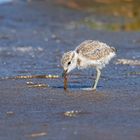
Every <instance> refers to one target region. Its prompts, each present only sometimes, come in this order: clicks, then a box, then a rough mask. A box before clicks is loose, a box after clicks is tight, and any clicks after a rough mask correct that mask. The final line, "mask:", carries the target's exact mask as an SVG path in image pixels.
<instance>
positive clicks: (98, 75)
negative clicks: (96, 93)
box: [93, 69, 101, 90]
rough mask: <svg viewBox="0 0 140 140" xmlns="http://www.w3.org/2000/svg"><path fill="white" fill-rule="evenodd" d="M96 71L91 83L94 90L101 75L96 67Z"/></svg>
mask: <svg viewBox="0 0 140 140" xmlns="http://www.w3.org/2000/svg"><path fill="white" fill-rule="evenodd" d="M96 72H97V75H96V79H95V83H94V85H93V89H94V90H96V87H97V84H98V81H99V79H100V75H101V71H100V69H96Z"/></svg>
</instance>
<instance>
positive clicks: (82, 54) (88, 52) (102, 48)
mask: <svg viewBox="0 0 140 140" xmlns="http://www.w3.org/2000/svg"><path fill="white" fill-rule="evenodd" d="M115 55H116V49H115V48H114V47H110V46H108V45H107V44H106V43H103V42H100V41H94V40H86V41H84V42H82V43H81V44H80V45H78V46H77V47H76V49H75V50H74V51H69V52H67V53H64V55H63V56H62V59H61V64H62V66H63V68H64V71H65V72H66V73H69V72H70V71H71V70H73V69H74V68H76V67H77V68H80V69H82V68H88V67H94V68H96V70H97V78H96V80H95V84H94V87H93V89H96V86H97V83H98V80H99V77H100V73H101V72H100V70H101V69H102V68H103V67H105V65H106V64H108V63H109V61H110V60H111V59H112V58H113V57H114V56H115Z"/></svg>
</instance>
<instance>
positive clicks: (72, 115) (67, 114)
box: [64, 110, 81, 117]
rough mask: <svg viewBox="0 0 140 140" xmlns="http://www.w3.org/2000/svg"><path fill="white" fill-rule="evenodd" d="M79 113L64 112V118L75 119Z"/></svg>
mask: <svg viewBox="0 0 140 140" xmlns="http://www.w3.org/2000/svg"><path fill="white" fill-rule="evenodd" d="M80 112H81V111H78V110H71V111H66V112H64V116H66V117H75V116H77V115H78V114H79V113H80Z"/></svg>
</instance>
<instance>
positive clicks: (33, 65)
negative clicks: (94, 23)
mask: <svg viewBox="0 0 140 140" xmlns="http://www.w3.org/2000/svg"><path fill="white" fill-rule="evenodd" d="M7 9H8V10H7ZM87 16H88V13H86V12H81V11H80V12H79V11H78V10H72V9H68V8H65V7H63V6H61V5H54V4H52V3H51V2H49V1H47V3H46V2H44V1H34V2H29V3H26V2H20V1H15V2H13V3H9V4H3V5H0V20H1V22H0V68H1V69H0V139H1V140H18V139H20V140H22V139H23V140H25V139H26V140H28V139H38V140H46V139H49V140H66V139H67V140H93V139H95V140H125V139H127V140H139V137H140V134H139V131H140V94H139V91H140V86H139V85H140V74H139V66H134V65H123V64H116V60H117V59H136V60H139V58H140V57H139V56H140V55H139V54H140V53H139V52H140V42H139V41H140V40H139V39H140V38H139V36H140V33H139V32H123V31H120V32H110V31H102V30H96V29H95V30H93V29H91V28H89V27H88V26H86V25H83V24H79V21H81V20H82V19H83V18H85V17H87ZM85 39H98V40H100V41H104V42H106V43H108V44H109V45H111V46H114V47H116V48H117V50H118V52H117V57H116V58H115V59H114V60H113V61H112V62H111V63H110V65H108V66H107V68H105V69H104V70H103V72H102V76H101V80H100V82H99V86H98V90H97V91H96V92H95V91H94V92H93V91H84V90H82V88H87V87H90V86H91V85H92V82H93V80H94V79H95V75H94V74H93V75H92V73H93V72H92V71H91V70H80V71H77V70H75V71H73V72H72V73H71V75H70V76H69V77H68V82H69V83H68V88H69V89H68V91H64V90H63V79H62V78H61V72H62V69H61V67H60V58H61V55H62V54H63V53H64V52H65V51H67V50H72V49H74V48H75V46H76V45H78V44H79V43H80V42H81V41H83V40H85ZM49 74H51V75H58V77H55V78H49V77H47V76H45V75H49ZM91 75H92V76H91ZM26 76H27V78H25V77H26ZM31 76H32V78H31ZM11 77H12V78H11ZM39 85H42V86H39Z"/></svg>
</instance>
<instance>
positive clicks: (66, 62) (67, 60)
mask: <svg viewBox="0 0 140 140" xmlns="http://www.w3.org/2000/svg"><path fill="white" fill-rule="evenodd" d="M61 65H62V67H63V69H64V73H63V74H67V73H69V72H70V71H71V70H73V69H74V68H76V65H77V60H76V53H75V52H74V51H69V52H67V53H64V55H63V56H62V59H61Z"/></svg>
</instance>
